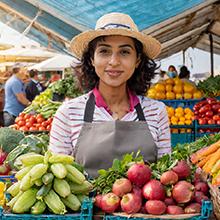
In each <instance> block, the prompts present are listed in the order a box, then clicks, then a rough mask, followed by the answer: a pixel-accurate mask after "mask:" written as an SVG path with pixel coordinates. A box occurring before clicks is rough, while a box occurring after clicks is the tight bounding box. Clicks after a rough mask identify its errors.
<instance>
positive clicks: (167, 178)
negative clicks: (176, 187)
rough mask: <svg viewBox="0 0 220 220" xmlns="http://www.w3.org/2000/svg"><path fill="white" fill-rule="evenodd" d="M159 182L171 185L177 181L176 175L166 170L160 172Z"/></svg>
mask: <svg viewBox="0 0 220 220" xmlns="http://www.w3.org/2000/svg"><path fill="white" fill-rule="evenodd" d="M160 182H161V183H163V184H164V185H166V186H168V185H173V184H175V183H177V182H178V175H177V174H176V173H175V172H173V171H167V172H165V173H163V174H162V176H161V178H160Z"/></svg>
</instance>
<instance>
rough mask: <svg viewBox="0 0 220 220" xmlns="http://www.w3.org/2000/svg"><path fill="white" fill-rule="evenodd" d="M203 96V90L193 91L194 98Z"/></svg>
mask: <svg viewBox="0 0 220 220" xmlns="http://www.w3.org/2000/svg"><path fill="white" fill-rule="evenodd" d="M201 98H202V92H200V91H196V92H194V93H193V99H201Z"/></svg>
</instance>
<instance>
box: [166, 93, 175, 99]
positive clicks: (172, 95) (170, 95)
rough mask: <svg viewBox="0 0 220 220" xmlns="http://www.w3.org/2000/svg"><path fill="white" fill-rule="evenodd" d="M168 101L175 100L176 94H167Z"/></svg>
mask: <svg viewBox="0 0 220 220" xmlns="http://www.w3.org/2000/svg"><path fill="white" fill-rule="evenodd" d="M166 99H175V93H174V92H167V93H166Z"/></svg>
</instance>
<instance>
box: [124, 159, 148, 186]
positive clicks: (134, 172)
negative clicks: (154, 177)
mask: <svg viewBox="0 0 220 220" xmlns="http://www.w3.org/2000/svg"><path fill="white" fill-rule="evenodd" d="M127 176H128V179H129V180H130V181H131V182H132V183H135V184H140V185H143V184H145V183H146V182H147V181H149V180H150V178H151V170H150V168H149V167H148V166H147V165H145V164H142V163H134V164H132V165H131V166H130V167H129V168H128V172H127Z"/></svg>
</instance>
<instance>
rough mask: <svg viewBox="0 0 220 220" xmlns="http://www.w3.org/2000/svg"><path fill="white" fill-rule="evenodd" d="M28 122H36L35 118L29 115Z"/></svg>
mask: <svg viewBox="0 0 220 220" xmlns="http://www.w3.org/2000/svg"><path fill="white" fill-rule="evenodd" d="M30 122H32V124H34V123H36V122H37V119H36V118H35V117H34V116H33V115H32V116H31V117H30Z"/></svg>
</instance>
